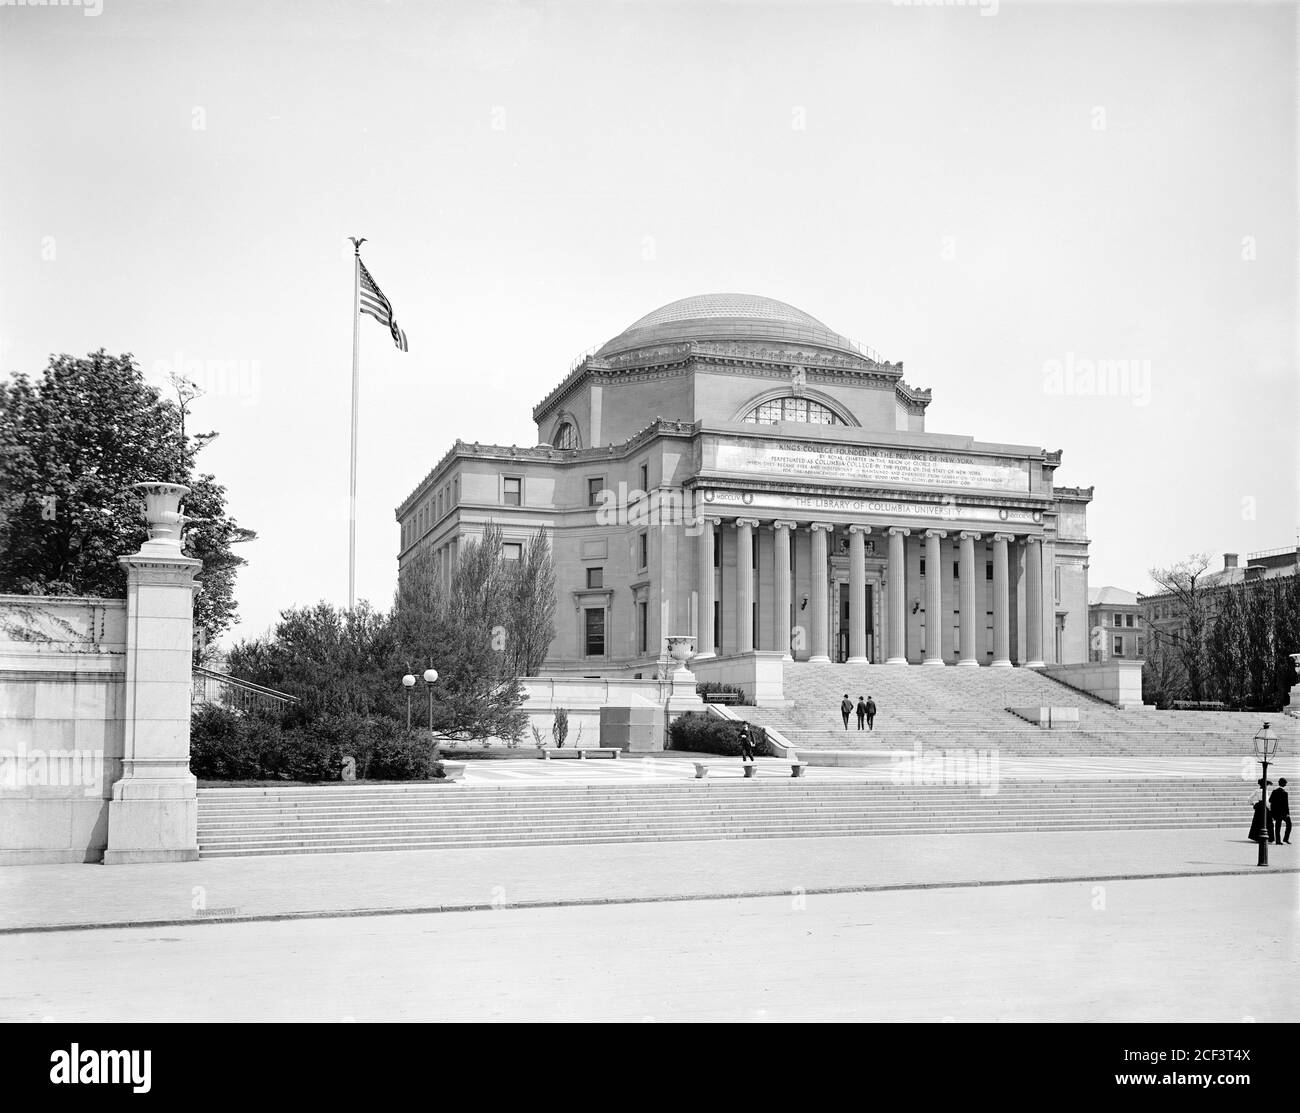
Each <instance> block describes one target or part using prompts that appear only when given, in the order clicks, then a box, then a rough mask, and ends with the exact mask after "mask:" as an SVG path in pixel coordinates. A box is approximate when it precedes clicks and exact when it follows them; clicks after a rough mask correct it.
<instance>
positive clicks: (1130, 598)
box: [1088, 587, 1138, 607]
mask: <svg viewBox="0 0 1300 1113" xmlns="http://www.w3.org/2000/svg"><path fill="white" fill-rule="evenodd" d="M1137 601H1138V597H1137V592H1134V591H1125V590H1124V589H1123V588H1122V587H1094V588H1092V589H1091V590H1090V591H1089V592H1088V606H1090V607H1097V606H1101V607H1136V606H1137Z"/></svg>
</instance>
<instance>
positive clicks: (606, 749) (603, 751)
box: [541, 746, 623, 761]
mask: <svg viewBox="0 0 1300 1113" xmlns="http://www.w3.org/2000/svg"><path fill="white" fill-rule="evenodd" d="M622 752H623V751H622V750H620V749H619V748H618V747H617V746H587V747H585V748H583V749H576V748H575V749H572V750H562V749H559V748H557V747H555V746H543V747H542V750H541V757H542V760H543V761H550V760H552V759H553V758H564V757H572V758H577V759H578V760H579V761H586V760H587V758H589V757H612V758H613V759H614V760H615V761H617V760H618V755H619V754H621V753H622Z"/></svg>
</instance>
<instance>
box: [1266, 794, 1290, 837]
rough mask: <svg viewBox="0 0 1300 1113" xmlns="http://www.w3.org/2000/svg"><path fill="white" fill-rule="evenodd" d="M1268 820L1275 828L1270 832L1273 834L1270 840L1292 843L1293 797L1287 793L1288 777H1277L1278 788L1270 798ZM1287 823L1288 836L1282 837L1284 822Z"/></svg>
mask: <svg viewBox="0 0 1300 1113" xmlns="http://www.w3.org/2000/svg"><path fill="white" fill-rule="evenodd" d="M1268 820H1269V823H1270V824H1272V827H1273V830H1272V831H1270V832H1269V834H1270V835H1271V836H1272V837H1271V838H1270V839H1269V842H1279V843H1283V842H1284V843H1286V844H1287V846H1290V845H1291V797H1290V796H1288V795H1287V791H1286V778H1285V777H1279V778H1278V779H1277V788H1275V789H1274V790H1273V791H1272V793H1271V794H1270V795H1269V798H1268ZM1284 823H1285V824H1286V838H1283V837H1282V824H1284Z"/></svg>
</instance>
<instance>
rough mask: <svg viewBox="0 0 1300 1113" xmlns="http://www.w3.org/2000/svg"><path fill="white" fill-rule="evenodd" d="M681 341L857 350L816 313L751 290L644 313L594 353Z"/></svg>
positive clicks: (701, 297) (688, 300)
mask: <svg viewBox="0 0 1300 1113" xmlns="http://www.w3.org/2000/svg"><path fill="white" fill-rule="evenodd" d="M683 340H763V341H777V342H784V343H789V344H812V345H816V346H817V347H822V348H834V349H836V350H838V351H843V352H853V353H858V352H860V351H861V349H860V348H859V347H858V345H856V344H854V343H853V341H851V340H849V339H847V338H846V337H843V336H841V335H840V334H839V333H837V332H832V331H831V330H830V329H829V328H827V327H826V326H825V325H824V324H822V323H821V321H819V320H817V318H816V317H811V316H809V315H808V314H807V313H805V312H804V311H803V310H802V309H796V308H795V307H794V306H793V305H787V304H786V303H785V302H783V301H777V300H775V299H774V298H763V297H758V296H756V295H754V294H699V295H697V296H695V297H691V298H682V299H681V300H680V301H674V302H669V303H668V304H667V305H664V306H660V307H659V308H658V309H656V310H655V311H654V312H653V313H647V314H646V315H645V316H644V317H642V318H641V319H640V320H639V321H635V322H633V323H632V324H631V325H629V326H628V327H627V328H626V329H624V330H623V331H622V332H621V333H619V334H618V335H617V336H616V337H614V339H613V340H610V341H607V342H606V343H605V344H604V346H602V347H601V348H600V350H599V351H598V352H597V353H596V354H597V355H598V356H612V355H617V354H618V353H620V352H627V351H631V350H632V349H634V348H644V347H649V346H652V345H656V344H672V343H676V342H679V341H683Z"/></svg>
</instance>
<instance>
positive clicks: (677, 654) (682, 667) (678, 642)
mask: <svg viewBox="0 0 1300 1113" xmlns="http://www.w3.org/2000/svg"><path fill="white" fill-rule="evenodd" d="M667 641H668V656H669V657H670V658H671V659H672V661H673V664H674V666H675V668H674V670H673V671H674V673H675V674H677V675H681V674H689V672H690V670H689V669H688V668H687V667H686V662H687V661H689V660H690V659H691V658H692V657H693V656H694V655H695V639H694V638H693V637H692V636H690V635H689V634H675V635H670V636H669V637H668V639H667Z"/></svg>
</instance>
